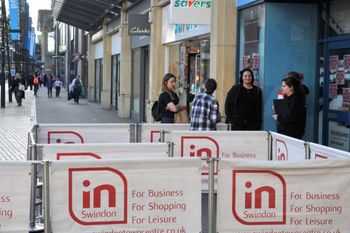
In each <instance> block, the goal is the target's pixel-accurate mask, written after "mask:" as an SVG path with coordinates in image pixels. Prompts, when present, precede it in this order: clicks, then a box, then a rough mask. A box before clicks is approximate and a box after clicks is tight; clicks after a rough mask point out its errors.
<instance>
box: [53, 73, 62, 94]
mask: <svg viewBox="0 0 350 233" xmlns="http://www.w3.org/2000/svg"><path fill="white" fill-rule="evenodd" d="M53 85H54V87H55V90H56V98H60V92H61V87H62V81H61V80H60V78H59V77H57V78H56V80H55V82H54V84H53Z"/></svg>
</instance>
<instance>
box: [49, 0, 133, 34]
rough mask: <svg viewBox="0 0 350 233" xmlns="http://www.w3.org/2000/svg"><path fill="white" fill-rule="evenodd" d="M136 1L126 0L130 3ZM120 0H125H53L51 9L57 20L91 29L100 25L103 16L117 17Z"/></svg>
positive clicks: (121, 0) (122, 0) (123, 0)
mask: <svg viewBox="0 0 350 233" xmlns="http://www.w3.org/2000/svg"><path fill="white" fill-rule="evenodd" d="M136 1H138V0H128V2H130V4H132V3H134V2H136ZM122 2H125V0H54V4H53V7H52V8H53V9H52V11H53V16H54V17H55V18H56V20H57V21H60V22H63V23H66V24H68V25H72V26H75V27H77V28H80V29H83V30H85V31H93V30H96V29H97V28H98V27H99V26H100V25H102V23H103V19H104V18H105V17H108V18H113V17H117V16H118V15H119V14H120V9H121V4H122Z"/></svg>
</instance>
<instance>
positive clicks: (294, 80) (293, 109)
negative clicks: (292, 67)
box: [272, 72, 306, 139]
mask: <svg viewBox="0 0 350 233" xmlns="http://www.w3.org/2000/svg"><path fill="white" fill-rule="evenodd" d="M298 75H299V74H298V73H297V72H289V73H287V75H286V76H285V78H284V79H282V91H283V94H284V96H285V100H286V102H287V105H288V113H287V114H274V115H273V116H272V117H273V119H274V120H275V121H276V123H277V132H278V133H281V134H284V135H287V136H290V137H294V138H298V139H301V138H302V137H303V135H304V132H305V125H306V105H305V93H304V91H303V89H302V86H301V83H300V81H299V80H300V78H299V77H297V76H298Z"/></svg>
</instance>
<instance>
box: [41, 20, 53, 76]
mask: <svg viewBox="0 0 350 233" xmlns="http://www.w3.org/2000/svg"><path fill="white" fill-rule="evenodd" d="M47 29H48V28H47V25H46V24H43V27H42V31H41V57H42V59H43V60H44V73H45V74H49V73H50V72H49V71H48V69H49V68H50V64H49V62H50V60H49V59H50V57H49V55H48V46H47V44H48V42H47V41H48V38H47V37H48V30H47ZM51 72H53V71H51Z"/></svg>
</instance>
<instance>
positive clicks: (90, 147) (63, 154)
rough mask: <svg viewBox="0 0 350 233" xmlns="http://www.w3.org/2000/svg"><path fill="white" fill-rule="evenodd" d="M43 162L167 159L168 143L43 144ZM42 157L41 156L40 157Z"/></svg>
mask: <svg viewBox="0 0 350 233" xmlns="http://www.w3.org/2000/svg"><path fill="white" fill-rule="evenodd" d="M40 146H42V154H43V160H66V159H69V160H75V159H116V158H167V157H169V146H168V144H167V143H158V144H152V143H103V144H100V143H92V144H87V143H86V144H65V145H62V144H43V145H38V147H40ZM39 157H40V156H39Z"/></svg>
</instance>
